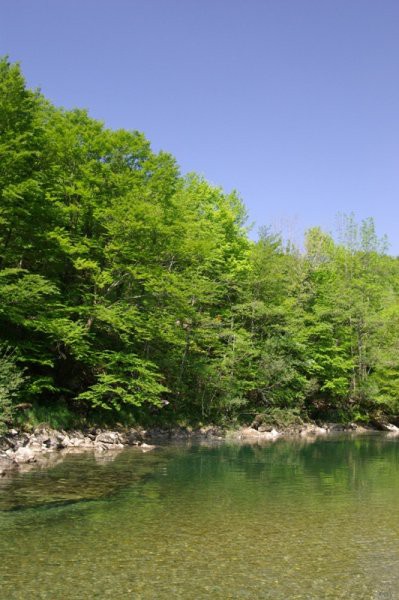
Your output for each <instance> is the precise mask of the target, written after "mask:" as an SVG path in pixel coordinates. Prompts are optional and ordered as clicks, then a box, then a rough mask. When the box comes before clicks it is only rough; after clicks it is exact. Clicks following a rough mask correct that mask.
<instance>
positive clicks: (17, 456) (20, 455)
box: [14, 447, 36, 464]
mask: <svg viewBox="0 0 399 600" xmlns="http://www.w3.org/2000/svg"><path fill="white" fill-rule="evenodd" d="M14 460H15V462H17V463H18V464H24V463H31V462H36V458H35V453H34V452H33V450H32V449H31V448H28V447H22V448H18V450H17V451H16V452H15V453H14Z"/></svg>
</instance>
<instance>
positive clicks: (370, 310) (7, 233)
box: [0, 59, 399, 423]
mask: <svg viewBox="0 0 399 600" xmlns="http://www.w3.org/2000/svg"><path fill="white" fill-rule="evenodd" d="M0 194H1V203H0V344H1V346H0V348H1V349H0V422H3V423H10V422H11V421H12V419H13V418H21V417H20V415H21V414H22V415H26V414H32V413H29V410H31V411H35V410H36V411H39V412H40V410H41V409H42V410H43V409H44V407H45V408H46V410H47V412H48V413H49V414H51V412H54V413H56V412H57V411H58V412H62V411H64V412H63V414H65V415H67V416H68V415H69V416H70V415H77V416H79V418H85V419H89V420H90V419H92V420H96V419H102V418H104V415H109V416H110V418H112V419H116V420H119V421H121V422H128V421H131V420H134V419H136V420H139V419H142V418H145V417H146V415H147V416H148V415H151V417H153V418H154V419H156V418H158V419H162V420H165V421H170V422H178V421H179V420H182V419H186V420H192V421H194V420H196V421H203V422H206V421H221V420H223V419H225V420H233V419H238V418H241V419H247V420H248V419H250V418H251V417H250V415H252V414H255V413H258V412H264V411H273V410H280V409H281V410H285V411H291V412H292V414H299V415H302V416H310V417H318V416H319V417H320V418H334V419H351V420H353V419H367V418H369V417H370V415H371V414H373V413H374V412H376V411H377V412H378V411H379V412H382V413H386V414H396V412H397V409H398V394H399V369H398V368H399V353H398V350H399V262H398V260H397V259H396V258H393V257H391V256H388V255H387V254H386V251H385V248H384V245H383V243H382V242H381V241H380V240H378V239H377V237H376V234H375V230H374V226H373V222H372V221H371V220H367V221H365V222H363V223H361V224H360V225H356V223H355V222H354V221H353V219H352V218H350V217H349V218H347V219H346V223H345V225H344V226H343V227H342V230H341V236H340V239H338V240H334V239H333V238H332V237H331V236H330V235H328V234H326V233H324V232H322V231H321V230H320V229H318V228H315V229H312V230H310V231H309V232H308V234H307V236H306V242H305V250H303V251H299V250H298V249H296V248H295V247H293V246H292V245H289V244H286V243H284V242H283V240H282V239H281V238H280V237H278V236H276V235H273V234H271V233H269V232H268V231H264V232H263V233H262V234H261V235H260V237H259V240H258V241H257V242H253V241H251V240H250V239H249V237H248V232H247V230H246V228H245V209H244V207H243V205H242V203H241V201H240V200H239V198H238V197H237V196H236V195H235V194H225V193H224V192H223V191H222V190H221V189H219V188H215V187H213V186H211V185H209V184H208V183H207V182H206V181H204V180H203V179H202V178H200V177H198V176H196V175H190V176H186V177H182V176H181V175H180V173H179V170H178V167H177V165H176V163H175V160H174V159H173V158H172V157H171V156H170V155H169V154H166V153H163V152H160V153H159V154H154V153H153V152H152V151H151V148H150V145H149V143H148V141H147V140H146V139H145V137H144V136H143V135H142V134H141V133H138V132H128V131H124V130H119V131H112V130H109V129H106V128H105V127H104V126H103V124H102V123H100V122H98V121H96V120H94V119H92V118H90V117H89V116H88V115H87V113H86V112H85V111H83V110H72V111H66V110H63V109H58V108H56V107H54V106H53V105H52V104H51V103H50V102H48V101H47V100H46V99H45V98H44V97H43V96H42V95H41V94H40V93H38V92H34V91H31V90H29V89H27V87H26V85H25V81H24V78H23V76H22V74H21V72H20V68H19V66H18V65H15V64H10V63H9V62H8V61H7V60H6V59H3V60H1V61H0ZM24 408H25V409H28V412H27V413H26V412H25V413H24V412H23V410H22V409H24ZM21 410H22V412H21Z"/></svg>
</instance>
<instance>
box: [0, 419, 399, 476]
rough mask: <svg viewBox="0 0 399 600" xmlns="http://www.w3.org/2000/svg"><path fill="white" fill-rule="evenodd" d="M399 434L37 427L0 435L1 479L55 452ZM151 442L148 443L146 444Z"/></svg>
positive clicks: (356, 429)
mask: <svg viewBox="0 0 399 600" xmlns="http://www.w3.org/2000/svg"><path fill="white" fill-rule="evenodd" d="M378 429H379V430H383V431H386V432H389V433H390V434H391V435H399V428H398V427H396V426H395V425H392V424H390V423H386V424H381V425H379V426H378V427H377V426H376V427H369V426H359V425H357V424H354V423H351V424H349V425H342V424H337V423H328V424H325V425H323V426H319V425H316V424H314V423H305V424H300V425H295V426H290V427H285V428H281V427H280V428H276V427H273V426H270V425H265V424H262V423H260V424H259V423H256V422H254V423H252V425H251V426H247V427H241V428H239V429H236V430H228V429H223V428H221V427H217V426H208V427H201V428H199V429H192V428H189V427H187V428H184V427H174V428H169V429H162V428H150V429H142V428H137V429H127V430H118V431H110V430H104V429H98V428H93V429H89V430H86V431H76V430H74V431H64V430H60V431H57V430H54V429H51V428H49V427H47V426H40V427H37V428H36V429H35V430H34V431H33V432H30V433H29V432H25V431H18V430H16V429H10V430H9V431H8V432H7V433H5V434H4V435H2V436H0V477H1V476H3V475H5V474H6V473H7V472H10V471H12V470H17V469H19V468H20V467H21V466H22V465H29V464H34V463H37V464H38V465H39V464H40V463H42V462H45V461H46V457H48V455H49V453H54V452H64V453H70V452H75V451H76V452H82V451H88V450H91V451H94V452H96V453H107V452H115V451H118V450H122V449H123V448H125V447H128V446H135V447H136V448H137V449H138V450H139V451H141V452H149V451H151V450H154V449H155V448H156V445H157V444H160V443H161V444H162V443H165V442H167V441H169V440H175V441H178V440H181V441H184V440H192V441H204V440H205V441H212V440H223V439H225V438H226V439H230V440H233V441H234V440H235V441H238V442H242V443H258V442H260V443H261V442H263V441H273V440H276V439H278V438H280V437H282V436H299V437H301V438H311V437H313V438H315V437H317V436H324V435H327V434H329V433H339V432H347V433H357V434H361V433H368V432H371V431H376V430H378ZM149 442H150V443H149Z"/></svg>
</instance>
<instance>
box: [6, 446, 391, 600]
mask: <svg viewBox="0 0 399 600" xmlns="http://www.w3.org/2000/svg"><path fill="white" fill-rule="evenodd" d="M52 460H53V463H49V464H47V465H42V466H40V467H37V466H35V467H33V468H31V469H30V470H28V471H26V472H20V473H17V474H14V475H12V476H9V477H5V478H3V479H1V480H0V598H1V599H4V600H6V599H7V600H8V599H13V598H18V599H21V600H22V599H23V600H25V599H26V598H29V599H49V600H58V599H59V600H61V599H62V600H68V599H85V598H101V599H102V598H114V599H119V598H133V599H139V598H140V599H143V600H146V599H154V600H155V599H161V600H162V599H165V600H166V599H168V600H169V599H171V598H187V599H205V598H218V599H219V598H220V599H225V598H237V599H238V598H250V599H258V598H270V599H273V600H275V599H280V598H281V599H284V600H286V599H287V598H290V599H292V598H306V599H313V598H314V599H321V598H323V599H329V598H331V599H338V598H345V599H348V598H354V599H356V600H361V599H373V600H380V599H394V598H397V597H399V596H398V594H399V592H398V589H399V440H398V438H397V437H389V435H384V434H370V435H363V436H357V437H351V436H350V435H347V434H341V435H335V436H332V435H331V436H328V437H327V438H318V439H313V440H309V439H306V440H300V439H291V440H289V439H279V440H277V441H275V442H268V443H264V444H251V445H246V444H239V443H236V442H234V443H233V442H213V443H210V444H206V445H200V444H198V445H196V444H186V443H176V444H167V445H163V446H161V447H158V448H156V449H155V450H153V451H152V452H150V453H142V452H139V451H138V450H137V449H136V448H127V449H124V450H122V451H120V452H113V453H106V454H104V455H102V456H98V455H95V454H94V453H91V452H85V453H78V454H69V455H67V456H64V457H58V456H57V457H55V458H53V459H52Z"/></svg>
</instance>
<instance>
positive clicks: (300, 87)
mask: <svg viewBox="0 0 399 600" xmlns="http://www.w3.org/2000/svg"><path fill="white" fill-rule="evenodd" d="M0 54H9V56H10V58H11V60H13V61H14V60H18V61H20V62H21V64H22V67H23V71H24V73H25V76H26V78H27V81H28V84H29V85H30V86H31V87H40V88H41V90H42V91H43V93H44V94H45V95H46V96H47V97H49V98H50V99H51V100H52V101H53V102H54V103H55V104H57V105H62V106H65V107H67V108H72V107H85V108H88V109H89V112H90V114H91V115H92V116H93V117H96V118H99V119H101V120H103V121H104V122H105V123H106V125H107V126H110V127H113V128H118V127H124V128H127V129H138V130H140V131H143V132H144V133H145V134H146V136H147V137H148V138H149V139H150V141H151V143H152V145H153V148H154V149H155V150H159V149H163V150H167V151H169V152H171V153H172V154H173V155H174V156H175V157H176V159H177V161H178V163H179V164H180V166H181V169H182V172H187V171H197V172H199V173H201V174H203V175H204V176H205V177H206V178H207V179H208V180H209V181H211V182H212V183H215V184H218V185H221V186H223V188H224V189H225V190H226V191H230V190H231V189H236V190H237V191H238V192H239V194H240V196H241V197H242V199H243V200H244V202H245V204H246V206H247V209H248V213H249V218H250V221H253V222H255V227H254V231H255V232H256V230H257V228H258V227H259V226H261V225H268V224H271V225H273V226H274V227H276V228H277V229H279V228H283V229H284V230H285V232H286V233H288V234H290V235H292V236H293V237H294V238H298V237H299V236H300V234H301V232H302V231H303V230H304V229H306V228H307V227H309V226H312V225H316V224H318V225H322V226H323V227H325V228H326V229H332V228H333V227H334V222H335V215H336V214H337V213H339V212H351V211H353V212H354V213H355V214H356V216H357V217H358V218H359V219H361V218H364V217H367V216H373V217H374V218H375V221H376V224H377V231H378V233H380V234H383V233H387V234H388V237H389V239H390V242H391V252H392V253H394V254H399V236H398V231H399V168H398V167H399V164H398V163H399V160H398V159H399V2H398V0H0Z"/></svg>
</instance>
